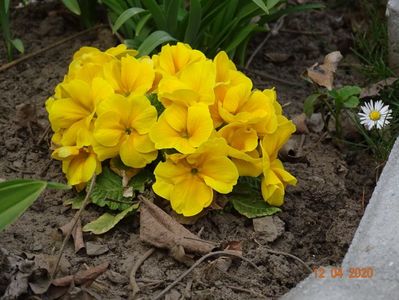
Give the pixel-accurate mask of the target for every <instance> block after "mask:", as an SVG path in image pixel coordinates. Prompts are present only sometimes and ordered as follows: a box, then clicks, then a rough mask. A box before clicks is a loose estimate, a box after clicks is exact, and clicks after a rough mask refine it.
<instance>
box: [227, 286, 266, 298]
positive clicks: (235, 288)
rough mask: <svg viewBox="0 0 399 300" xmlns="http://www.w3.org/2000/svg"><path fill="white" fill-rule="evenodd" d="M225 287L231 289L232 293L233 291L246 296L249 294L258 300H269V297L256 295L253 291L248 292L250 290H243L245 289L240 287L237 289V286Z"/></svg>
mask: <svg viewBox="0 0 399 300" xmlns="http://www.w3.org/2000/svg"><path fill="white" fill-rule="evenodd" d="M226 287H228V288H229V289H232V290H233V291H234V290H235V291H239V292H244V293H248V294H250V295H252V296H255V297H259V298H262V299H270V298H269V297H266V296H265V295H262V294H260V293H257V292H255V291H253V290H250V289H245V288H242V287H239V286H233V285H227V286H226Z"/></svg>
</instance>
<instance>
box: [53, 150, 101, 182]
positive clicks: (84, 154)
mask: <svg viewBox="0 0 399 300" xmlns="http://www.w3.org/2000/svg"><path fill="white" fill-rule="evenodd" d="M52 157H53V158H55V159H57V160H61V161H62V171H63V172H64V173H65V174H66V177H67V179H68V184H69V185H78V184H81V183H85V182H88V181H89V180H90V179H91V178H92V177H93V175H94V173H96V174H100V173H101V163H100V161H99V160H98V159H97V155H96V154H95V153H94V152H93V149H92V148H91V147H79V146H64V147H60V148H57V149H56V150H54V151H53V153H52Z"/></svg>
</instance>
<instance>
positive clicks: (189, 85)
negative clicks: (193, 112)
mask: <svg viewBox="0 0 399 300" xmlns="http://www.w3.org/2000/svg"><path fill="white" fill-rule="evenodd" d="M215 76H216V72H215V65H214V64H213V63H212V62H211V61H209V60H207V61H200V62H196V63H192V64H190V65H188V66H186V67H185V68H184V69H183V70H182V71H181V72H180V73H179V74H178V75H177V76H165V77H163V78H162V80H161V81H160V82H159V85H158V98H159V100H160V101H161V102H162V104H163V105H164V106H165V107H167V106H169V105H171V104H172V103H176V104H180V105H184V106H191V105H194V104H196V103H204V104H206V105H211V104H213V103H214V101H215V94H214V91H213V88H214V86H215Z"/></svg>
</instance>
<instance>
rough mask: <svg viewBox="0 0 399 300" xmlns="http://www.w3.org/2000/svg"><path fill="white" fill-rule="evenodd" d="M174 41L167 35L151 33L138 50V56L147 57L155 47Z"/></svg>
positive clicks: (165, 33)
mask: <svg viewBox="0 0 399 300" xmlns="http://www.w3.org/2000/svg"><path fill="white" fill-rule="evenodd" d="M173 41H176V39H175V38H174V37H172V36H171V35H170V34H169V33H167V32H165V31H162V30H158V31H154V32H153V33H151V34H150V35H149V36H148V37H147V38H146V39H145V40H144V42H143V43H142V44H141V45H140V47H139V48H138V51H139V54H140V56H144V55H149V54H150V53H151V52H152V51H153V50H154V49H155V48H156V47H158V46H159V45H162V44H164V43H167V42H173Z"/></svg>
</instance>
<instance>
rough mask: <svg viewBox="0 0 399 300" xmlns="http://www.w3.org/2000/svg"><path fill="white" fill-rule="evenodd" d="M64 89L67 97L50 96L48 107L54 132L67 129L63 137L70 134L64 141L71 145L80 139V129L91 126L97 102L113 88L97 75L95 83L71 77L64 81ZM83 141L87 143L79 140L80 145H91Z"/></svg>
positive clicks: (66, 144)
mask: <svg viewBox="0 0 399 300" xmlns="http://www.w3.org/2000/svg"><path fill="white" fill-rule="evenodd" d="M61 89H62V90H63V96H64V97H65V98H61V99H52V98H50V99H49V100H47V103H46V109H47V111H48V114H49V120H50V124H51V128H52V129H53V131H54V132H57V131H59V130H60V129H65V131H64V133H63V136H66V137H67V138H68V141H66V140H64V141H63V139H62V140H61V144H63V145H64V146H71V145H73V144H74V143H75V142H77V136H78V135H79V134H80V133H79V132H80V129H82V130H84V131H87V130H88V129H89V127H90V124H91V121H92V119H93V117H94V114H95V111H96V107H97V105H98V104H99V103H100V102H101V101H103V100H104V99H106V98H107V97H109V96H110V95H112V94H113V89H112V87H111V86H110V85H109V84H108V83H107V82H106V81H105V80H104V79H101V78H95V79H94V80H93V82H92V84H91V85H89V84H88V83H87V82H85V81H82V80H71V81H69V82H66V83H63V84H62V86H61ZM68 131H69V132H68ZM84 135H86V134H84ZM74 138H75V140H73V139H74ZM81 143H83V144H80V143H78V146H83V145H87V140H86V139H85V141H82V142H81Z"/></svg>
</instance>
